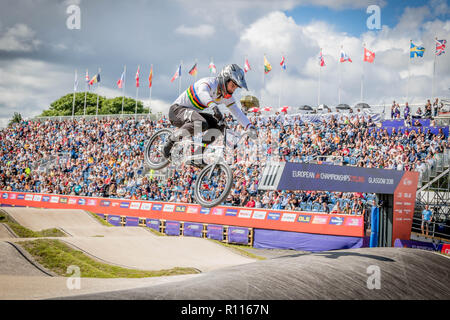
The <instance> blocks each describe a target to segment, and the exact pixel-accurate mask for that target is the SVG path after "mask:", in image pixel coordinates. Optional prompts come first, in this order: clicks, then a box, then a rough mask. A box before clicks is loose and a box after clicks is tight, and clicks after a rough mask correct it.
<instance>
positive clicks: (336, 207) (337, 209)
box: [331, 201, 342, 214]
mask: <svg viewBox="0 0 450 320" xmlns="http://www.w3.org/2000/svg"><path fill="white" fill-rule="evenodd" d="M331 213H338V214H339V213H342V210H341V205H340V204H339V201H336V203H335V204H334V207H333V209H331Z"/></svg>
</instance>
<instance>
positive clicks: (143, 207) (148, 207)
mask: <svg viewBox="0 0 450 320" xmlns="http://www.w3.org/2000/svg"><path fill="white" fill-rule="evenodd" d="M151 209H152V204H151V203H148V202H143V203H142V204H141V210H146V211H150V210H151Z"/></svg>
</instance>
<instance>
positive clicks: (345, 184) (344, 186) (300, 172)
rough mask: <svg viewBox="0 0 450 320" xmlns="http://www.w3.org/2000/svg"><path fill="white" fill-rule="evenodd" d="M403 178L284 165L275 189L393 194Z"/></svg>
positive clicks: (375, 172) (343, 168)
mask: <svg viewBox="0 0 450 320" xmlns="http://www.w3.org/2000/svg"><path fill="white" fill-rule="evenodd" d="M402 177H403V171H398V170H383V169H372V168H360V167H349V166H334V165H326V164H310V163H296V162H295V163H294V162H286V163H285V166H284V169H283V172H282V174H281V179H280V182H279V184H278V186H277V187H276V190H323V191H340V192H368V193H388V194H393V193H394V191H395V189H396V188H397V186H398V185H399V183H400V180H401V179H402ZM413 183H414V181H411V183H410V185H412V184H413ZM416 187H417V184H416Z"/></svg>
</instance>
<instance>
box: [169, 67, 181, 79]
mask: <svg viewBox="0 0 450 320" xmlns="http://www.w3.org/2000/svg"><path fill="white" fill-rule="evenodd" d="M178 77H181V64H180V66H179V67H178V69H177V71H176V72H175V74H174V75H173V77H172V79H170V82H174V81H175V79H176V78H178Z"/></svg>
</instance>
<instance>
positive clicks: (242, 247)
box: [208, 239, 267, 260]
mask: <svg viewBox="0 0 450 320" xmlns="http://www.w3.org/2000/svg"><path fill="white" fill-rule="evenodd" d="M208 240H210V241H213V242H216V243H218V244H220V245H222V246H224V247H226V248H229V249H232V250H234V251H237V252H238V253H239V254H241V255H243V256H245V257H248V258H251V259H256V260H266V259H267V258H265V257H261V256H258V255H256V254H253V253H251V252H248V251H247V250H245V249H246V248H252V247H251V246H247V245H243V244H232V243H226V242H221V241H218V240H213V239H208Z"/></svg>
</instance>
